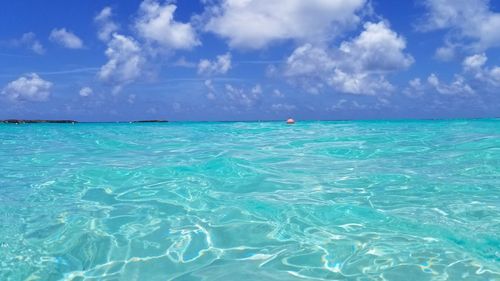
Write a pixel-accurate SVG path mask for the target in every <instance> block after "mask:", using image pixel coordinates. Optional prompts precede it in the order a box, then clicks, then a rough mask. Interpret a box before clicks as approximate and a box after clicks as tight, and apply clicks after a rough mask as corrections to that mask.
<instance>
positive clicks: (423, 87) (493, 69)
mask: <svg viewBox="0 0 500 281" xmlns="http://www.w3.org/2000/svg"><path fill="white" fill-rule="evenodd" d="M487 61H488V57H487V56H486V54H485V53H479V54H474V55H471V56H468V57H466V58H465V59H464V60H463V61H462V71H461V73H460V74H455V75H454V79H453V80H452V81H451V82H449V83H446V82H443V81H441V79H440V78H439V76H438V75H437V74H435V73H432V74H431V75H429V77H428V78H427V80H426V81H422V80H421V79H420V78H415V79H412V80H410V81H409V83H408V86H407V87H406V88H405V89H404V94H406V95H407V96H409V97H419V96H422V95H424V94H425V93H431V94H432V93H438V94H441V95H449V96H458V97H471V96H475V94H476V93H478V92H481V93H484V92H497V91H498V87H500V67H499V66H487V65H486V63H487Z"/></svg>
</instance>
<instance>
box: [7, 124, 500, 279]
mask: <svg viewBox="0 0 500 281" xmlns="http://www.w3.org/2000/svg"><path fill="white" fill-rule="evenodd" d="M0 202H1V204H0V225H1V228H0V280H75V281H76V280H79V281H80V280H304V279H310V280H462V279H467V280H499V279H500V237H499V233H500V120H475V121H472V120H471V121H467V120H461V121H419V122H417V121H413V122H301V123H298V124H296V125H293V126H287V125H284V124H282V123H169V124H75V125H71V124H67V125H62V124H57V125H56V124H52V125H51V124H37V125H0Z"/></svg>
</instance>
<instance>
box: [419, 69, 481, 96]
mask: <svg viewBox="0 0 500 281" xmlns="http://www.w3.org/2000/svg"><path fill="white" fill-rule="evenodd" d="M427 82H428V83H429V85H431V86H432V87H433V88H434V89H435V90H436V91H437V92H438V93H440V94H442V95H459V96H470V95H473V94H474V93H475V92H474V90H473V89H472V88H471V86H469V84H467V82H466V81H465V79H464V77H462V76H460V75H455V79H454V81H453V82H451V83H450V84H445V83H442V82H441V81H440V80H439V78H438V77H437V75H436V74H434V73H432V74H431V75H430V76H429V77H428V78H427Z"/></svg>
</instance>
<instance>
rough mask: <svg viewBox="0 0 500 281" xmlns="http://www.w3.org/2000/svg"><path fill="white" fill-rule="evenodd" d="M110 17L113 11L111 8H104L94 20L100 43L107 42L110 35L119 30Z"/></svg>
mask: <svg viewBox="0 0 500 281" xmlns="http://www.w3.org/2000/svg"><path fill="white" fill-rule="evenodd" d="M112 17H113V10H112V9H111V7H104V9H102V10H101V12H99V14H98V15H97V16H96V17H95V18H94V21H95V22H96V24H97V25H98V33H97V36H98V37H99V39H101V40H102V41H109V40H110V39H111V35H112V34H113V33H114V32H116V31H118V29H119V26H118V24H116V23H115V22H114V21H113V20H112Z"/></svg>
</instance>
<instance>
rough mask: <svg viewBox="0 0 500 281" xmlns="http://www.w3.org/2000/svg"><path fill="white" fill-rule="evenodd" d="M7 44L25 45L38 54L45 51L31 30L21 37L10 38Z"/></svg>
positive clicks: (14, 45)
mask: <svg viewBox="0 0 500 281" xmlns="http://www.w3.org/2000/svg"><path fill="white" fill-rule="evenodd" d="M9 45H11V46H13V47H25V48H27V49H29V50H31V51H33V52H34V53H36V54H38V55H43V54H44V53H45V48H44V47H43V45H42V44H41V43H40V41H38V39H36V35H35V33H33V32H27V33H24V34H23V35H22V36H21V38H19V39H14V40H11V41H10V42H9Z"/></svg>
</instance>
